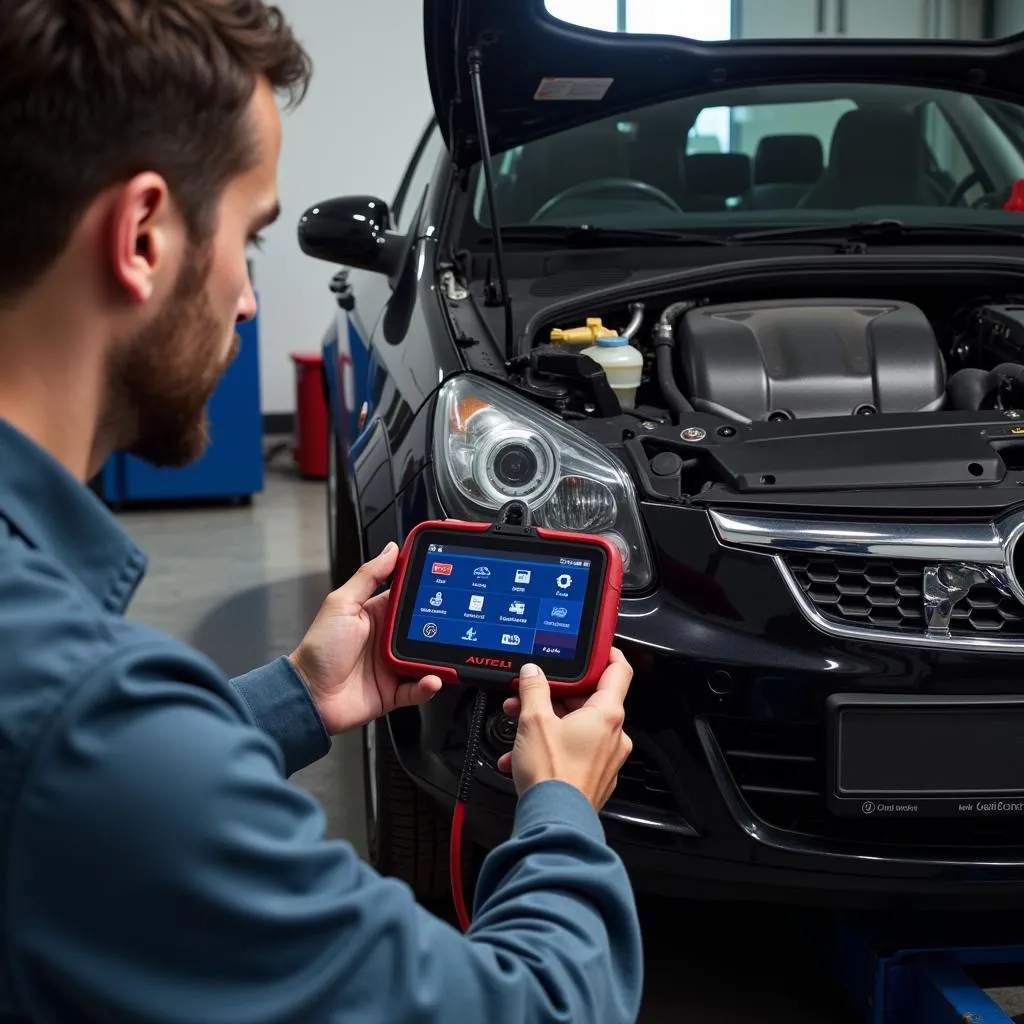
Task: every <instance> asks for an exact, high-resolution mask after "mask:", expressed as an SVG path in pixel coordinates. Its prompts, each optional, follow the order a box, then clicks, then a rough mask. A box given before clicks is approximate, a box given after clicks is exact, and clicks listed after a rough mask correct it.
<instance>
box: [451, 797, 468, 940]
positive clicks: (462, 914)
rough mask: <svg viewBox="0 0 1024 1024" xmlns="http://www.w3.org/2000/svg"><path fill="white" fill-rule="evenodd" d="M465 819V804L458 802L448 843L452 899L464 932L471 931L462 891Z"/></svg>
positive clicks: (456, 802)
mask: <svg viewBox="0 0 1024 1024" xmlns="http://www.w3.org/2000/svg"><path fill="white" fill-rule="evenodd" d="M465 817H466V804H465V802H464V801H462V800H456V801H455V813H454V814H452V834H451V838H450V839H449V841H448V876H449V878H450V880H451V886H452V899H453V900H454V901H455V916H456V917H457V918H458V920H459V927H460V928H461V929H462V930H463V931H464V932H465V931H468V930H469V911H468V910H467V909H466V897H465V894H464V893H463V891H462V823H463V821H464V820H465Z"/></svg>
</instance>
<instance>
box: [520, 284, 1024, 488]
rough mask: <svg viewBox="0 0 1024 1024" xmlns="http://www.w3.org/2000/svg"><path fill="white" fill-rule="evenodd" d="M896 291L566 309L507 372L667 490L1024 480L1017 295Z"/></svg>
mask: <svg viewBox="0 0 1024 1024" xmlns="http://www.w3.org/2000/svg"><path fill="white" fill-rule="evenodd" d="M892 290H893V289H891V288H879V289H877V291H875V290H872V291H866V292H864V293H861V292H860V291H859V290H858V292H857V293H853V294H851V295H848V296H842V295H836V294H829V293H827V292H825V293H821V294H816V291H817V290H816V289H814V288H808V289H807V290H806V292H801V291H799V290H798V289H796V288H793V287H790V288H789V289H788V291H789V294H785V293H783V294H780V291H781V290H780V289H775V294H774V295H773V294H772V293H771V292H769V291H768V290H767V289H763V288H762V289H759V291H760V292H761V293H760V294H752V295H751V297H750V298H740V297H737V296H736V295H735V294H731V295H706V296H700V297H693V298H685V299H679V300H677V301H670V302H665V303H658V304H654V303H650V302H647V303H640V302H629V303H623V304H622V305H621V306H618V307H611V308H606V309H596V310H594V314H593V315H590V311H587V315H586V317H585V318H584V319H585V322H584V324H583V326H581V325H580V318H578V317H576V318H572V317H570V316H565V317H561V318H559V319H558V320H548V321H546V322H542V325H541V327H540V329H538V330H537V331H536V332H534V333H533V335H532V339H531V340H532V345H531V350H530V352H529V354H528V355H523V356H521V357H520V358H519V360H518V361H517V362H516V361H514V362H513V364H512V370H513V378H514V381H515V382H516V383H517V384H518V386H519V388H520V389H521V390H524V391H527V392H529V393H531V394H532V395H533V397H535V398H537V399H538V400H540V401H542V402H543V403H544V404H546V405H548V406H549V407H550V408H552V409H554V410H555V411H557V412H559V414H560V415H562V416H563V418H565V419H568V420H573V421H576V422H577V426H579V427H580V428H581V429H583V430H584V431H585V432H587V433H589V434H591V435H592V436H595V437H598V438H600V439H601V440H603V441H604V442H605V443H607V444H611V445H617V444H624V445H625V446H626V448H628V449H630V450H631V451H632V456H633V459H632V461H633V462H634V463H636V464H638V467H639V469H640V473H641V476H642V477H643V478H644V479H645V480H646V482H647V484H648V485H649V486H648V487H647V488H646V489H647V490H648V493H652V494H656V495H658V496H661V497H669V498H682V499H687V498H691V497H693V496H697V495H702V496H704V495H707V496H727V495H737V494H740V495H742V494H750V495H753V494H762V495H765V494H768V493H770V492H776V493H777V492H781V491H787V492H794V491H797V492H799V491H819V492H822V491H841V490H851V489H852V490H863V489H868V490H878V489H882V488H888V489H904V490H905V489H906V488H908V487H909V488H941V487H950V486H953V487H964V486H967V487H971V488H973V489H974V490H975V491H977V490H978V488H979V485H986V484H989V485H991V484H1001V483H1007V484H1012V485H1013V486H1024V298H1022V297H1021V296H1019V295H1016V294H1012V293H1006V294H997V295H987V296H985V295H983V296H971V295H960V294H956V292H955V291H954V290H950V291H949V292H943V291H942V290H941V289H940V288H932V289H920V290H919V291H918V292H917V293H915V292H914V291H911V290H908V291H907V292H906V293H904V294H902V295H893V294H890V293H891V291H892ZM872 293H874V295H875V297H872ZM627 345H628V347H629V350H630V355H629V356H628V357H627V356H626V355H625V354H624V353H623V349H624V348H625V347H626V346H627ZM634 351H635V353H636V354H635V355H634V354H632V353H634ZM606 360H610V361H606ZM627 364H629V365H634V364H635V367H636V376H635V378H634V379H633V380H630V381H626V379H625V375H626V374H627V369H628V367H627V369H624V367H626V366H627ZM629 372H632V371H629ZM624 382H625V383H624ZM627 385H628V386H627ZM634 385H635V388H634ZM1002 500H1005V495H1004V496H1003V499H1002Z"/></svg>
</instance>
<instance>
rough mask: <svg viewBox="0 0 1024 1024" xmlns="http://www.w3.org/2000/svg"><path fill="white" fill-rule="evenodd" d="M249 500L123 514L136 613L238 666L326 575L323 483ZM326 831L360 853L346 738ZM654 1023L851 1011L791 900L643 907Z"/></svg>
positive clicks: (324, 775) (273, 484)
mask: <svg viewBox="0 0 1024 1024" xmlns="http://www.w3.org/2000/svg"><path fill="white" fill-rule="evenodd" d="M267 483H268V486H267V490H266V493H265V494H263V495H261V496H260V497H259V498H258V499H257V501H256V502H255V503H254V504H253V506H252V507H251V508H244V509H202V510H195V511H191V510H190V511H170V512H168V511H161V512H145V513H142V512H129V513H125V514H124V515H123V516H122V521H123V522H124V524H125V525H126V527H127V528H128V530H129V531H130V532H131V534H132V535H133V536H134V538H135V539H136V541H137V542H138V543H139V544H141V545H142V547H143V548H144V549H145V550H147V551H148V552H149V555H150V571H149V574H148V576H147V578H146V581H145V582H144V583H143V585H142V587H141V588H140V591H139V594H138V597H137V599H136V601H135V604H134V605H133V608H132V613H131V614H132V615H133V617H135V618H138V619H140V620H142V621H145V622H147V623H149V624H150V625H153V626H156V627H158V628H161V629H164V630H166V631H168V632H170V633H173V634H175V635H176V636H178V637H181V638H182V639H184V640H187V641H188V642H190V643H192V644H193V645H195V646H196V647H199V648H200V649H201V650H203V651H204V652H205V653H207V654H208V655H210V656H211V657H212V658H213V659H214V660H215V661H217V662H218V663H219V664H220V665H221V667H222V668H223V669H224V670H225V671H226V672H228V673H229V674H231V675H235V674H239V673H241V672H244V671H246V670H248V669H250V668H252V667H254V666H256V665H258V664H262V663H263V662H264V661H266V660H269V659H270V658H272V657H275V656H277V655H279V654H282V653H285V652H287V651H289V650H291V649H292V648H293V647H294V645H295V643H296V642H297V641H298V640H299V639H300V638H301V636H302V634H303V632H304V630H305V628H306V627H307V625H308V624H309V623H310V622H311V621H312V619H313V616H314V614H315V613H316V611H317V609H318V608H319V606H320V602H321V600H322V599H323V597H324V595H325V593H326V591H327V587H328V580H327V575H326V572H325V566H326V559H327V555H326V538H325V513H324V490H323V485H322V484H317V483H308V482H303V481H301V480H298V479H297V478H295V477H294V476H293V475H292V474H291V473H290V472H289V471H288V469H287V468H278V469H275V468H273V467H271V468H270V470H269V478H268V482H267ZM296 781H297V782H299V783H300V784H302V785H303V786H305V787H307V788H308V789H310V790H312V792H314V793H315V794H316V795H317V797H318V798H319V799H320V800H321V801H322V803H323V804H324V806H325V808H326V811H327V817H328V823H329V829H330V832H331V834H332V835H334V836H341V837H345V838H347V839H349V840H350V841H351V842H352V843H353V844H354V845H355V846H356V848H357V849H359V850H360V851H361V852H363V853H365V837H364V831H363V820H362V767H361V761H360V757H359V749H358V741H357V740H356V739H355V738H354V737H344V738H341V739H339V740H338V741H337V742H336V744H335V746H334V750H333V752H332V753H331V754H330V756H328V757H327V758H325V759H324V760H323V761H322V762H320V763H318V764H316V765H314V766H312V767H311V768H309V769H307V770H306V771H305V772H303V773H301V775H299V776H297V777H296ZM642 913H643V920H644V934H645V948H646V950H647V996H646V1000H645V1008H644V1014H643V1017H642V1020H643V1021H644V1022H647V1024H668V1022H676V1021H679V1022H683V1021H685V1022H686V1024H719V1022H721V1024H748V1022H749V1024H782V1022H785V1024H803V1022H812V1021H813V1022H818V1021H828V1022H829V1024H845V1022H846V1021H847V1020H848V1019H852V1018H848V1017H847V1015H846V1013H845V1012H844V1010H843V1008H842V1003H841V1002H839V1001H838V1000H837V999H836V998H835V995H834V993H832V992H831V991H830V989H829V988H828V986H827V984H826V983H825V982H823V981H821V980H816V979H815V977H814V975H813V972H808V971H806V970H804V969H801V966H800V964H799V963H794V962H792V958H791V957H788V956H787V938H786V937H787V934H788V933H789V931H790V930H791V929H794V928H796V927H797V926H798V923H797V922H796V921H795V920H794V915H793V914H792V913H791V912H790V911H788V910H785V909H781V908H780V909H775V910H772V909H768V910H765V909H761V908H750V907H745V906H737V907H728V908H725V909H722V908H708V907H702V906H699V905H689V904H683V903H668V904H666V903H664V902H660V903H659V904H658V905H657V906H653V905H652V906H648V905H645V906H644V907H643V909H642Z"/></svg>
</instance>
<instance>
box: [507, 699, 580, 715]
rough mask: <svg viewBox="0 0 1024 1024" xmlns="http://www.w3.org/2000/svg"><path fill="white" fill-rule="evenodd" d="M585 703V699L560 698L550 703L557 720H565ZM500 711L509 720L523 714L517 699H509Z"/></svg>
mask: <svg viewBox="0 0 1024 1024" xmlns="http://www.w3.org/2000/svg"><path fill="white" fill-rule="evenodd" d="M586 703H587V701H586V698H585V697H562V698H559V699H558V700H554V701H552V704H551V706H552V707H553V708H554V709H555V714H556V715H558V717H559V718H565V716H566V715H570V714H572V712H574V711H579V709H580V708H581V707H583V706H584V704H586ZM501 710H502V711H504V712H505V714H506V715H508V716H509V717H510V718H518V717H519V716H520V715H521V714H522V713H523V705H522V702H521V701H520V700H519V698H518V697H509V698H508V699H507V700H506V701H505V703H504V704H502V706H501Z"/></svg>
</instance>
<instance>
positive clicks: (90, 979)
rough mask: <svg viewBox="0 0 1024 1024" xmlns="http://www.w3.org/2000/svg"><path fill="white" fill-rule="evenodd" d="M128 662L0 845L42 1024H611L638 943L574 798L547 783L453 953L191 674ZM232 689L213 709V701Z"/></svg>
mask: <svg viewBox="0 0 1024 1024" xmlns="http://www.w3.org/2000/svg"><path fill="white" fill-rule="evenodd" d="M173 667H174V662H173V660H169V659H168V658H167V657H166V656H165V655H161V656H157V657H149V656H147V655H146V654H136V655H134V656H132V657H130V658H127V659H125V660H123V661H122V663H121V664H120V665H118V666H117V669H116V671H111V670H110V668H109V667H108V668H107V669H106V670H105V671H104V673H103V677H102V679H100V680H93V681H91V682H90V683H89V685H88V686H85V687H83V690H82V692H80V693H79V694H78V696H76V698H75V699H74V700H73V702H72V703H71V704H69V705H68V706H67V707H66V708H65V709H64V712H63V714H62V716H61V717H60V718H59V719H58V720H56V721H55V722H54V723H52V725H51V727H50V732H49V735H48V737H47V739H46V741H45V743H44V744H43V745H42V746H41V748H40V749H39V750H38V751H37V756H36V758H35V760H34V768H33V770H32V771H31V773H30V775H29V777H28V778H27V779H26V780H25V782H24V784H23V788H22V795H21V799H20V801H19V804H18V806H17V808H16V810H15V814H14V818H13V821H12V824H11V832H10V839H9V841H10V846H9V850H8V862H7V868H6V871H5V885H6V901H7V920H6V926H7V938H6V946H7V949H8V950H9V952H10V965H11V976H12V979H13V983H14V989H15V993H16V995H17V998H18V1001H19V1003H20V1004H21V1005H20V1007H19V1010H20V1012H22V1013H24V1014H25V1015H26V1016H27V1017H28V1018H30V1019H32V1020H33V1021H36V1022H37V1024H50V1022H54V1024H56V1022H58V1021H61V1022H63V1021H67V1020H74V1021H77V1022H80V1024H90V1022H100V1021H103V1022H107V1021H112V1020H117V1021H119V1022H131V1024H171V1022H174V1024H178V1022H183V1021H190V1022H191V1021H203V1022H204V1024H314V1022H317V1024H319V1022H342V1021H344V1022H346V1024H380V1022H382V1021H387V1022H388V1024H403V1022H415V1024H442V1022H444V1024H450V1022H451V1021H453V1020H457V1021H459V1022H460V1024H513V1022H514V1024H540V1022H544V1024H563V1022H564V1024H569V1022H578V1021H601V1022H602V1024H620V1022H621V1024H627V1022H632V1021H634V1020H635V1019H636V1015H637V1013H638V1012H639V1002H640V991H641V982H642V958H641V945H640V932H639V925H638V922H637V918H636V911H635V906H634V902H633V897H632V893H631V890H630V885H629V882H628V880H627V877H626V873H625V871H624V868H623V866H622V864H621V862H620V860H619V859H618V857H617V856H616V855H615V854H614V852H613V851H612V850H611V849H610V848H609V847H608V846H607V844H606V842H605V839H604V836H603V832H602V828H601V824H600V821H599V819H598V818H597V816H596V814H595V813H594V811H593V810H592V808H591V807H590V805H589V804H588V803H587V801H586V800H585V799H584V797H583V796H582V794H581V793H579V792H578V791H577V790H575V789H573V788H572V787H570V786H567V785H565V784H563V783H556V782H551V783H544V784H542V785H538V786H535V787H534V788H533V789H531V790H530V791H528V792H527V793H526V794H525V796H524V797H523V799H522V800H521V801H520V803H519V807H518V811H517V815H516V819H515V827H514V832H513V835H512V837H511V839H510V840H509V841H508V842H506V843H505V844H504V845H502V846H501V847H499V848H498V849H497V850H495V851H494V852H492V854H491V855H490V856H489V857H488V859H487V861H486V863H485V865H484V868H483V872H482V875H481V878H480V882H479V887H478V901H477V914H476V919H475V921H474V924H473V926H472V929H471V930H470V933H469V934H468V935H462V934H461V933H459V932H458V930H456V929H454V928H452V927H450V926H449V925H447V924H446V923H444V922H442V921H441V920H439V919H437V918H435V917H433V916H431V915H430V914H429V913H427V912H426V911H425V910H424V909H422V908H421V907H420V906H419V905H418V904H417V903H416V902H415V900H414V899H413V896H412V893H411V891H410V890H409V889H408V887H407V886H405V885H404V884H402V883H400V882H398V881H396V880H393V879H386V878H383V877H381V876H379V875H378V874H376V873H375V872H374V871H372V870H371V869H370V868H369V867H368V866H366V865H365V864H364V863H362V862H361V861H360V859H359V858H358V857H357V855H356V854H355V852H354V850H353V849H352V847H351V846H350V845H349V844H348V843H345V842H340V841H334V840H328V839H326V838H325V837H324V818H323V814H322V812H321V810H320V808H319V806H318V805H317V803H316V802H315V801H314V800H313V799H312V798H311V797H310V796H309V795H307V794H306V793H305V792H303V791H302V790H300V789H299V788H298V787H295V786H293V785H291V784H290V783H288V782H287V781H286V780H285V779H284V777H283V776H282V773H281V756H280V751H279V750H278V748H277V747H276V746H275V745H274V744H273V742H272V741H271V740H270V738H269V737H268V736H267V735H266V734H265V733H264V732H263V731H262V730H260V729H257V728H253V727H252V726H251V725H248V724H246V723H245V722H244V721H242V720H241V718H240V715H239V712H238V710H237V709H236V708H235V707H234V706H233V705H232V701H231V695H230V694H229V693H225V694H218V693H217V692H215V686H214V682H215V681H211V680H206V682H207V684H208V686H207V687H206V688H204V687H203V685H201V684H202V682H203V680H202V679H196V678H193V679H188V678H185V677H186V676H188V675H189V673H190V672H191V673H192V674H193V676H195V675H196V674H201V671H202V669H201V667H200V666H199V665H198V663H197V664H196V665H192V666H186V665H178V666H177V669H176V670H175V671H174V672H173V673H171V672H169V669H170V668H173ZM225 689H226V687H225Z"/></svg>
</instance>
